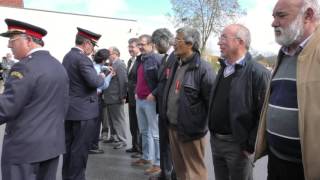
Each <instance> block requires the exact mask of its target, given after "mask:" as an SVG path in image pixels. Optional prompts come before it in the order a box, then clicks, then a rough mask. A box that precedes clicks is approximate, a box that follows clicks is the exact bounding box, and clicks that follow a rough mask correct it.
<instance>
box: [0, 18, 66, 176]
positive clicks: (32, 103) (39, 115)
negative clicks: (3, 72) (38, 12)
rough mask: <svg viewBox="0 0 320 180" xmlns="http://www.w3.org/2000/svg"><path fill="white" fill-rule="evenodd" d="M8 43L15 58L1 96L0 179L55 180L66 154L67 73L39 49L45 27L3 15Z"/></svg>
mask: <svg viewBox="0 0 320 180" xmlns="http://www.w3.org/2000/svg"><path fill="white" fill-rule="evenodd" d="M5 22H6V23H7V25H8V31H7V32H5V33H2V34H0V36H3V37H8V38H9V44H8V47H9V48H11V50H12V53H13V55H14V57H15V59H18V60H19V62H18V63H16V64H14V65H13V66H12V68H11V70H10V72H9V76H8V79H7V81H6V83H5V89H4V92H3V94H1V95H0V123H1V124H4V123H6V124H7V126H6V130H5V135H4V140H3V149H2V159H1V170H2V179H3V180H39V179H41V180H54V179H56V172H57V167H58V162H59V155H60V154H62V153H64V152H65V133H64V124H63V121H64V119H65V115H66V112H67V109H68V92H69V85H68V76H67V73H66V71H65V69H64V68H63V66H62V65H61V63H60V62H59V61H58V60H56V59H55V58H54V57H52V56H51V55H50V54H49V52H48V51H46V50H44V49H43V48H42V46H43V41H42V37H43V36H45V35H46V34H47V31H46V30H44V29H42V28H40V27H37V26H34V25H31V24H27V23H24V22H21V21H16V20H12V19H6V20H5Z"/></svg>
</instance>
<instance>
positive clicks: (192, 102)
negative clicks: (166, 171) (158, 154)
mask: <svg viewBox="0 0 320 180" xmlns="http://www.w3.org/2000/svg"><path fill="white" fill-rule="evenodd" d="M176 32H177V35H176V39H175V43H174V49H175V54H176V56H177V60H176V61H175V62H174V64H173V67H172V69H171V70H170V72H169V78H168V80H167V83H166V86H165V90H164V95H163V109H164V110H163V111H162V112H161V113H162V114H161V117H163V118H165V119H166V120H167V121H168V128H169V141H170V147H171V154H172V160H173V166H174V169H175V171H176V175H177V179H197V180H207V179H208V173H207V169H206V165H205V162H204V153H205V135H206V133H207V131H208V122H207V114H208V111H207V110H208V99H209V95H210V89H211V86H212V83H213V81H214V78H215V73H214V71H213V69H212V68H211V66H210V65H209V63H207V62H206V61H204V60H202V59H201V57H200V53H199V50H198V49H199V47H200V33H199V32H198V31H197V30H195V29H192V28H189V27H185V28H180V29H178V30H177V31H176Z"/></svg>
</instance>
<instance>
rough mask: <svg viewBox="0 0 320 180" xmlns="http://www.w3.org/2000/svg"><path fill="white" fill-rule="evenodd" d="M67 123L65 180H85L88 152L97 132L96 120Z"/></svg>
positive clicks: (63, 172)
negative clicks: (95, 131) (94, 133)
mask: <svg viewBox="0 0 320 180" xmlns="http://www.w3.org/2000/svg"><path fill="white" fill-rule="evenodd" d="M95 119H96V118H94V119H90V120H81V121H72V120H66V121H65V131H66V153H65V154H64V155H63V165H62V178H63V180H85V171H86V166H87V161H88V150H89V148H90V145H91V142H92V138H93V136H92V134H93V132H94V130H95V127H96V126H95V125H96V124H95V122H96V120H95Z"/></svg>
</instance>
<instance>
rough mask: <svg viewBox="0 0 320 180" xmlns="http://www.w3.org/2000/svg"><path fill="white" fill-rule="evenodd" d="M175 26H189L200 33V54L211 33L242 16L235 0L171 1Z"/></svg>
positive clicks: (215, 32)
mask: <svg viewBox="0 0 320 180" xmlns="http://www.w3.org/2000/svg"><path fill="white" fill-rule="evenodd" d="M171 4H172V9H173V16H171V15H170V14H169V16H171V17H173V21H174V22H175V24H176V26H181V25H189V26H191V27H194V28H196V29H198V30H199V32H200V33H201V44H202V46H201V49H200V50H201V52H203V51H204V50H205V47H206V44H207V41H208V39H209V37H210V35H211V34H212V33H214V34H218V33H219V32H220V31H221V29H222V27H223V26H224V25H225V24H226V23H230V22H232V21H234V20H235V19H236V18H237V17H239V15H241V14H244V11H243V10H241V8H240V6H239V4H238V1H237V0H171Z"/></svg>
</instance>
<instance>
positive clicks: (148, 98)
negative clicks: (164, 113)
mask: <svg viewBox="0 0 320 180" xmlns="http://www.w3.org/2000/svg"><path fill="white" fill-rule="evenodd" d="M146 100H148V101H155V100H156V97H154V95H153V94H152V93H150V94H149V95H148V96H147V98H146Z"/></svg>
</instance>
